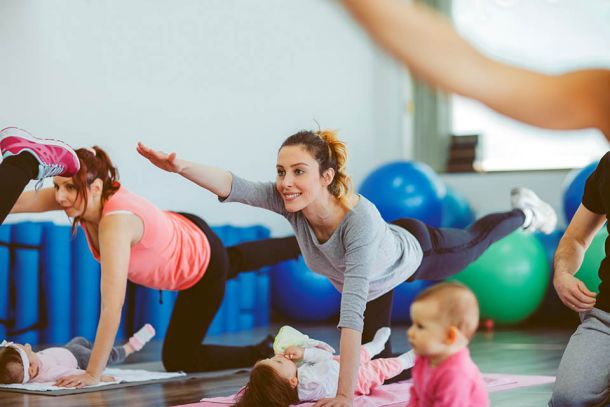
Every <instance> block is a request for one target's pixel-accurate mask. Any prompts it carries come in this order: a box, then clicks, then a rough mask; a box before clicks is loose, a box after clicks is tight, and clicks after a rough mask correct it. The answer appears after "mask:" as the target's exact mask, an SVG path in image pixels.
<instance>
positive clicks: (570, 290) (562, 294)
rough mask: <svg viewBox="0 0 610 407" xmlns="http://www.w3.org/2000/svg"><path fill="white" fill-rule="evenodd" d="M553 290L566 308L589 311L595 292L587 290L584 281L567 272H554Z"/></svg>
mask: <svg viewBox="0 0 610 407" xmlns="http://www.w3.org/2000/svg"><path fill="white" fill-rule="evenodd" d="M553 285H554V286H555V291H557V295H558V296H559V298H560V299H561V302H563V303H564V304H565V305H566V306H567V307H568V308H570V309H571V310H574V311H576V312H584V311H591V309H592V308H593V307H594V306H595V296H596V294H595V293H594V292H592V291H589V289H588V288H587V286H586V285H585V283H583V282H582V281H580V280H579V279H577V278H576V277H574V276H573V275H572V274H570V273H567V272H561V271H560V272H556V273H555V276H554V277H553Z"/></svg>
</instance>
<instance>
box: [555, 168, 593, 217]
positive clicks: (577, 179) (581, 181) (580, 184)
mask: <svg viewBox="0 0 610 407" xmlns="http://www.w3.org/2000/svg"><path fill="white" fill-rule="evenodd" d="M596 167H597V161H595V162H592V163H591V164H589V165H587V166H586V167H584V168H580V169H575V170H573V171H571V172H570V173H569V174H568V175H567V176H566V179H565V181H564V190H563V214H564V216H565V218H566V223H570V221H571V220H572V216H574V214H575V213H576V209H578V207H579V206H580V203H581V202H582V196H583V194H584V192H585V182H586V181H587V178H589V175H591V174H592V173H593V171H595V168H596Z"/></svg>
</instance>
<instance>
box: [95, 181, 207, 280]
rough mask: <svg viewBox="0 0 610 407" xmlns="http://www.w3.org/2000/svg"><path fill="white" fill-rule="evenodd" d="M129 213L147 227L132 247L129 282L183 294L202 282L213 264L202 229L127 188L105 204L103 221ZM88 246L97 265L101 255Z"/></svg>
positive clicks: (122, 189) (116, 193)
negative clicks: (178, 291)
mask: <svg viewBox="0 0 610 407" xmlns="http://www.w3.org/2000/svg"><path fill="white" fill-rule="evenodd" d="M117 211H119V212H123V211H128V212H131V213H133V214H134V215H136V216H137V217H139V218H140V219H141V220H142V222H143V223H144V234H143V235H142V238H141V239H140V241H139V242H138V243H137V244H136V245H134V246H132V248H131V256H130V259H129V273H128V278H129V280H130V281H132V282H134V283H136V284H139V285H143V286H145V287H150V288H156V289H160V290H184V289H187V288H189V287H192V286H193V285H195V283H196V282H197V281H199V280H200V279H201V277H202V276H203V274H204V273H205V270H206V269H207V267H208V263H209V262H210V243H209V241H208V239H207V237H206V236H205V234H204V233H203V231H201V229H199V228H198V227H197V226H195V224H194V223H192V222H191V221H189V220H188V219H187V218H185V217H184V216H182V215H179V214H177V213H174V212H168V211H162V210H161V209H159V208H157V207H156V206H155V205H153V204H152V203H150V202H149V201H147V200H146V199H144V198H142V197H140V196H138V195H136V194H132V193H131V192H129V191H128V190H127V189H125V187H123V186H121V187H120V189H119V190H118V191H117V192H115V193H114V195H112V196H111V197H110V198H109V199H108V201H106V203H105V204H104V209H103V210H102V218H103V217H104V216H106V215H108V214H109V213H111V212H117ZM83 229H84V230H85V236H87V243H89V248H90V249H91V252H92V253H93V257H95V259H96V260H97V261H99V260H100V254H99V252H98V251H97V250H95V248H94V247H93V246H92V245H91V241H90V238H89V235H88V233H87V229H86V228H83Z"/></svg>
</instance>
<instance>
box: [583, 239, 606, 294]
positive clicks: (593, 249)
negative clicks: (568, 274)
mask: <svg viewBox="0 0 610 407" xmlns="http://www.w3.org/2000/svg"><path fill="white" fill-rule="evenodd" d="M607 237H608V231H607V230H606V228H605V227H604V228H603V229H602V230H600V231H599V232H598V233H597V235H595V237H594V238H593V240H592V241H591V245H590V246H589V248H588V249H587V252H586V253H585V258H584V259H583V261H582V264H581V266H580V269H578V272H577V273H576V278H578V279H579V280H582V282H583V283H585V285H586V286H587V288H588V289H589V290H591V291H593V292H596V293H598V292H599V283H601V280H600V279H599V274H598V273H599V264H600V263H601V261H602V260H603V259H604V257H606V250H605V245H606V238H607Z"/></svg>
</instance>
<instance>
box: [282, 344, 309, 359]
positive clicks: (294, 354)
mask: <svg viewBox="0 0 610 407" xmlns="http://www.w3.org/2000/svg"><path fill="white" fill-rule="evenodd" d="M304 353H305V350H304V349H303V348H301V347H300V346H294V345H293V346H289V347H287V348H286V350H285V351H284V356H286V357H287V358H288V359H290V360H303V354H304Z"/></svg>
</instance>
